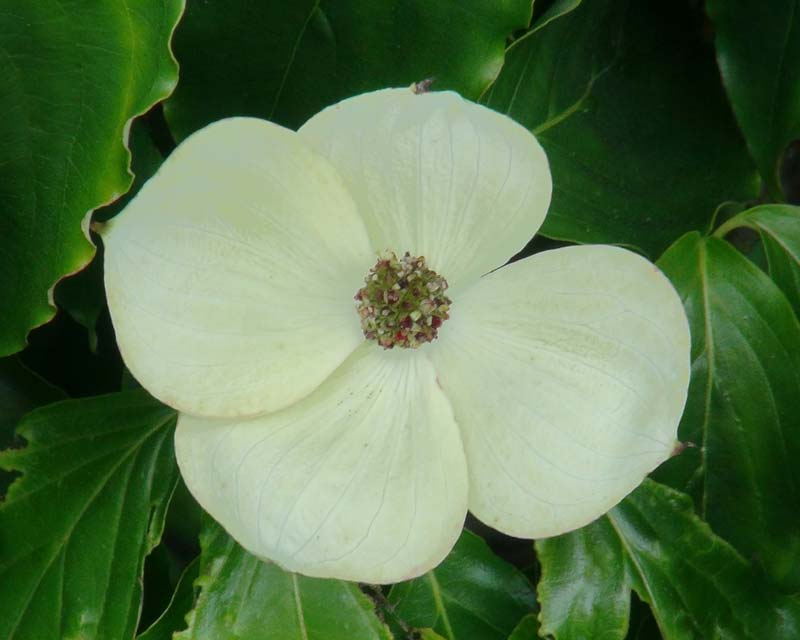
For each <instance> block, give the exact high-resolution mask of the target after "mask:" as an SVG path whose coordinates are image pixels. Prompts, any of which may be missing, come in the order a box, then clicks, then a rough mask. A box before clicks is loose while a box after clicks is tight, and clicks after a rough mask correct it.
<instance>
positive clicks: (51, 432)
mask: <svg viewBox="0 0 800 640" xmlns="http://www.w3.org/2000/svg"><path fill="white" fill-rule="evenodd" d="M174 423H175V412H174V411H172V410H171V409H169V408H167V407H164V406H163V405H160V404H158V403H157V402H155V401H154V400H153V399H152V398H150V397H149V396H147V395H146V394H144V393H143V392H133V393H126V394H113V395H108V396H98V397H96V398H90V399H87V400H69V401H65V402H59V403H57V404H53V405H50V406H47V407H44V408H42V409H39V410H37V411H34V412H33V413H30V414H28V415H27V416H26V417H25V418H24V419H23V421H22V422H21V423H20V426H19V428H18V433H19V435H20V436H22V437H23V438H24V439H25V440H26V441H27V442H28V445H27V447H26V448H24V449H15V450H11V451H6V452H3V453H2V454H0V466H2V467H3V468H5V469H8V470H16V471H21V472H22V473H23V475H22V477H21V478H20V479H18V480H17V481H16V482H15V483H14V484H13V485H12V486H11V487H10V489H9V491H8V495H7V497H6V501H5V502H4V503H3V504H2V505H0V638H2V639H3V640H10V639H12V638H13V639H14V640H27V639H29V638H30V639H31V640H41V639H43V638H82V639H85V640H95V639H97V640H100V639H101V638H102V639H108V640H116V639H118V638H125V637H130V636H132V635H133V632H134V630H135V629H136V622H137V619H138V616H139V607H140V599H141V584H140V582H139V581H140V578H141V574H142V564H143V561H144V556H145V555H147V553H148V552H149V551H150V550H151V549H152V548H153V547H154V546H155V545H156V544H157V543H158V540H159V538H160V537H161V530H162V528H163V522H164V512H165V510H166V507H167V504H168V502H169V497H170V495H171V493H172V491H173V489H174V487H175V482H176V481H177V467H176V465H175V460H174V453H173V448H172V434H173V428H174Z"/></svg>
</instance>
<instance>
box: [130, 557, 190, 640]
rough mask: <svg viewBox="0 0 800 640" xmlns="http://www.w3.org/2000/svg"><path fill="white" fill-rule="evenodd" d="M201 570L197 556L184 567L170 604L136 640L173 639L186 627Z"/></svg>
mask: <svg viewBox="0 0 800 640" xmlns="http://www.w3.org/2000/svg"><path fill="white" fill-rule="evenodd" d="M199 570H200V560H199V559H198V558H195V559H194V560H192V562H191V563H189V565H188V566H187V567H186V569H184V571H183V574H181V578H180V580H179V581H178V586H176V587H175V593H173V594H172V599H171V600H170V603H169V606H168V607H167V608H166V610H165V611H164V613H162V614H161V616H160V617H159V618H158V620H156V621H155V622H154V623H153V624H152V625H150V627H148V629H147V630H146V631H145V632H144V633H141V634H140V635H138V636H136V640H172V635H173V634H174V633H175V632H177V631H180V630H181V629H185V628H186V619H185V618H186V615H187V614H188V613H189V612H190V611H191V610H192V607H193V606H194V582H195V580H196V579H197V575H198V572H199Z"/></svg>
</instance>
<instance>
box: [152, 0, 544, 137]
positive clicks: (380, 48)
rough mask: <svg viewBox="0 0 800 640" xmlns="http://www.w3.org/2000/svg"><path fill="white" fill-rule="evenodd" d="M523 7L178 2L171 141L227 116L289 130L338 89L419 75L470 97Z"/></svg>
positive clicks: (433, 1)
mask: <svg viewBox="0 0 800 640" xmlns="http://www.w3.org/2000/svg"><path fill="white" fill-rule="evenodd" d="M530 17H531V2H530V0H508V1H506V2H502V3H494V2H486V1H485V0H464V1H463V2H456V3H453V2H443V1H441V0H411V1H408V0H406V1H401V0H325V1H320V0H300V1H298V2H280V1H277V0H273V1H271V2H246V1H244V0H234V1H231V0H206V1H205V2H193V3H189V6H188V8H187V12H186V16H185V17H184V20H183V22H182V23H181V25H180V27H179V28H178V32H177V34H176V43H175V50H176V54H177V57H178V60H179V61H180V65H181V82H180V85H179V86H178V89H177V91H176V92H175V95H174V96H173V97H172V99H170V100H169V102H167V103H166V107H165V109H166V115H167V119H168V120H169V123H170V126H171V128H172V130H173V132H174V133H175V135H176V136H177V137H178V138H180V139H182V138H185V137H186V136H187V135H188V134H189V133H191V132H192V131H194V130H196V129H198V128H200V127H202V126H203V125H204V124H207V123H208V122H211V121H213V120H217V119H219V118H223V117H226V116H232V115H253V116H259V117H261V118H268V119H270V120H273V121H275V122H279V123H281V124H283V125H286V126H289V127H293V128H294V127H297V126H299V125H300V124H302V123H303V122H305V121H306V120H307V119H308V118H309V117H311V116H312V115H314V114H315V113H317V112H318V111H320V110H321V109H322V108H323V107H325V106H327V105H330V104H332V103H334V102H337V101H339V100H341V99H342V98H346V97H348V96H351V95H355V94H358V93H363V92H365V91H370V90H374V89H382V88H385V87H389V86H409V85H411V84H412V83H414V82H417V81H420V80H423V79H426V78H435V79H436V82H435V85H434V88H435V89H455V90H457V91H459V92H460V93H461V94H462V95H464V96H467V97H472V98H476V97H477V96H478V95H479V94H480V93H481V92H482V91H483V90H484V89H485V88H486V87H487V86H488V85H489V83H490V82H491V81H492V80H493V79H494V78H495V76H496V75H497V73H498V72H499V70H500V67H501V65H502V64H503V56H504V48H505V42H506V38H508V37H509V36H510V35H511V33H512V32H513V31H515V30H517V29H524V28H525V27H527V26H528V22H529V20H530Z"/></svg>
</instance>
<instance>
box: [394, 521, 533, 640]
mask: <svg viewBox="0 0 800 640" xmlns="http://www.w3.org/2000/svg"><path fill="white" fill-rule="evenodd" d="M389 604H390V605H391V607H392V609H393V613H394V614H395V615H396V616H397V617H399V618H400V619H402V620H404V621H405V623H406V624H407V625H408V626H409V627H414V628H417V629H422V628H431V629H433V630H434V631H436V632H437V633H438V634H439V635H441V636H442V637H444V638H446V639H447V640H472V639H473V638H481V640H494V639H495V638H496V639H498V640H506V638H507V637H508V635H509V633H511V632H512V631H513V630H514V627H515V625H516V624H517V623H518V622H519V621H520V619H521V618H522V617H523V616H525V615H527V614H528V613H531V612H532V611H535V609H536V597H535V595H534V593H533V588H532V587H531V585H530V583H529V582H528V580H527V578H525V576H524V575H522V574H521V573H520V572H519V571H518V570H517V569H515V568H514V567H513V566H512V565H510V564H508V563H507V562H505V561H503V560H501V559H500V558H498V557H497V556H496V555H494V553H492V551H491V549H490V548H489V546H488V545H487V544H486V543H485V542H484V541H483V540H481V539H480V538H479V537H478V536H476V535H475V534H473V533H470V532H469V531H466V530H465V531H464V532H463V533H462V534H461V538H459V540H458V542H457V543H456V546H455V547H454V548H453V550H452V551H451V552H450V555H449V556H447V558H446V559H445V560H444V562H442V564H440V565H439V566H438V567H436V569H434V570H433V571H429V572H428V573H426V574H425V575H424V576H421V577H419V578H416V579H414V580H410V581H408V582H402V583H399V584H396V585H395V586H393V587H392V590H391V591H390V592H389Z"/></svg>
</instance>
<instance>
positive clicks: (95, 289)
mask: <svg viewBox="0 0 800 640" xmlns="http://www.w3.org/2000/svg"><path fill="white" fill-rule="evenodd" d="M128 145H129V147H130V152H131V171H132V172H133V174H134V180H133V183H132V185H131V188H130V190H129V191H128V193H126V194H125V195H124V196H122V197H121V198H119V199H118V200H116V201H115V202H114V203H113V204H111V205H109V206H108V207H104V208H103V209H101V210H99V211H97V212H96V214H95V216H94V219H95V220H106V219H107V218H110V217H111V216H112V215H114V214H116V213H118V212H119V211H121V210H122V208H123V207H124V206H125V205H126V204H127V203H128V202H130V200H131V198H132V197H133V196H134V195H135V194H136V193H137V192H138V191H139V189H140V188H141V186H142V185H143V184H144V182H145V181H146V180H148V179H149V178H150V177H152V176H153V174H155V172H156V170H157V169H158V167H159V166H160V165H161V162H162V160H163V158H162V157H161V154H160V153H159V152H158V150H157V149H156V147H155V145H154V143H153V140H152V139H151V137H150V134H149V132H148V129H147V126H146V124H145V123H144V122H143V121H142V120H141V119H137V120H136V121H135V122H134V123H133V125H132V126H131V132H130V138H129V140H128ZM55 302H56V305H57V306H58V307H59V308H61V309H64V310H65V311H66V312H67V313H69V315H70V316H72V318H73V320H75V321H76V322H78V323H79V324H81V325H82V326H84V327H86V330H87V331H88V332H89V345H90V347H91V349H92V351H95V350H96V348H97V333H96V331H95V326H96V324H97V320H98V318H99V317H100V314H101V313H102V312H103V309H104V307H105V304H106V297H105V289H104V286H103V248H102V246H99V247H98V248H97V254H96V255H95V257H94V258H93V259H92V261H91V262H90V263H89V264H88V265H87V266H86V267H85V268H84V269H82V270H81V271H79V272H78V273H76V274H74V275H72V276H70V277H68V278H64V279H63V280H61V281H60V282H59V283H58V285H57V286H56V289H55Z"/></svg>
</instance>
